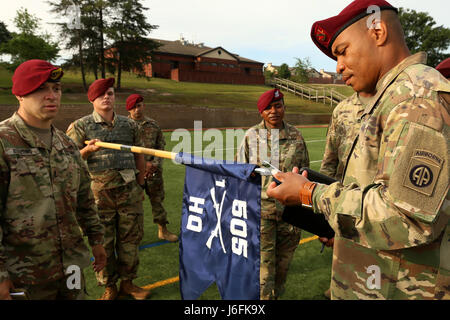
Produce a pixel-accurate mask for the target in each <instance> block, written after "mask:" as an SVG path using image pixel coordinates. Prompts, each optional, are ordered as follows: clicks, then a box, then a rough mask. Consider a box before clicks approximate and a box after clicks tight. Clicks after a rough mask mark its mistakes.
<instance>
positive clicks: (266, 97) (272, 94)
mask: <svg viewBox="0 0 450 320" xmlns="http://www.w3.org/2000/svg"><path fill="white" fill-rule="evenodd" d="M282 98H283V93H282V92H281V91H280V90H279V89H272V90H269V91H266V92H264V93H263V94H262V95H261V96H260V97H259V99H258V103H257V106H258V110H259V113H262V112H263V111H264V110H265V109H266V108H267V107H268V106H269V104H271V103H272V102H274V101H278V100H281V99H282Z"/></svg>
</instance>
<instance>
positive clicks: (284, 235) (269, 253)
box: [236, 120, 309, 300]
mask: <svg viewBox="0 0 450 320" xmlns="http://www.w3.org/2000/svg"><path fill="white" fill-rule="evenodd" d="M283 124H284V128H283V129H281V130H268V129H266V126H265V124H264V120H263V121H262V122H261V123H259V124H258V125H256V126H253V127H252V128H250V129H249V130H247V132H246V134H245V137H244V140H243V141H242V143H241V146H240V148H239V151H238V153H237V155H236V160H237V161H239V162H244V163H252V164H258V165H261V164H262V161H263V160H266V159H270V160H271V161H270V162H271V163H272V164H273V165H275V166H277V167H278V168H279V169H280V170H281V171H292V169H293V168H294V167H295V166H296V167H299V168H301V167H309V155H308V150H307V148H306V144H305V141H304V140H303V137H302V135H301V133H300V132H299V131H298V130H297V129H296V128H295V127H294V126H291V125H289V124H288V123H286V122H283ZM271 132H278V138H279V140H278V141H279V148H278V150H279V152H278V153H277V152H276V148H275V147H274V145H273V142H272V139H273V140H274V141H276V136H275V134H271ZM271 135H272V137H273V138H271V137H270V136H271ZM264 150H267V158H265V155H266V153H265V151H264ZM261 151H262V152H261ZM276 158H278V159H279V162H278V163H274V161H275V162H276V160H275V159H276ZM271 182H272V178H271V177H265V176H263V177H262V181H261V184H262V190H261V236H260V246H261V263H260V298H261V299H262V300H270V299H276V298H278V297H280V296H281V294H282V293H283V292H284V284H285V282H286V277H287V272H288V269H289V265H290V263H291V261H292V258H293V256H294V252H295V249H296V248H297V246H298V243H299V241H300V231H301V230H300V229H298V228H296V227H294V226H292V225H291V224H288V223H286V222H284V221H282V220H281V215H282V213H283V206H282V205H281V203H279V202H278V201H276V200H274V199H272V198H268V197H267V194H266V190H267V188H268V186H269V184H270V183H271Z"/></svg>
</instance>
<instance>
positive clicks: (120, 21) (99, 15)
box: [49, 0, 157, 89]
mask: <svg viewBox="0 0 450 320" xmlns="http://www.w3.org/2000/svg"><path fill="white" fill-rule="evenodd" d="M140 2H141V1H138V0H111V1H104V0H51V1H49V4H50V6H51V7H52V12H53V13H55V14H57V15H58V16H61V15H67V12H68V11H70V10H71V9H70V8H71V7H73V6H76V7H77V9H78V14H79V26H78V27H77V28H73V27H72V28H71V27H70V23H69V22H64V23H58V25H59V29H60V36H61V38H62V39H64V40H65V44H66V49H71V50H76V52H77V53H75V54H74V55H73V56H72V58H71V59H68V60H67V61H66V65H68V66H80V67H81V73H82V77H83V83H85V80H84V79H85V76H84V69H86V72H89V71H91V72H93V73H94V76H95V78H96V79H98V77H99V73H100V76H101V77H103V78H104V77H105V76H106V71H107V70H108V71H110V72H111V73H115V72H116V71H117V72H118V81H117V82H116V84H117V87H118V88H120V86H121V83H120V81H121V73H122V70H129V71H135V72H142V71H143V69H144V65H145V64H147V63H148V62H149V61H150V60H149V59H150V56H151V53H152V52H153V50H154V48H156V45H157V43H156V42H154V41H152V40H150V39H147V35H148V33H149V32H150V31H151V30H152V29H155V28H157V26H153V25H151V24H149V23H148V22H147V21H146V16H145V14H144V11H145V10H148V9H147V8H144V7H143V6H142V5H141V3H140ZM85 89H86V85H85Z"/></svg>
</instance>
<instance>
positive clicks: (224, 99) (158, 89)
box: [0, 67, 352, 114]
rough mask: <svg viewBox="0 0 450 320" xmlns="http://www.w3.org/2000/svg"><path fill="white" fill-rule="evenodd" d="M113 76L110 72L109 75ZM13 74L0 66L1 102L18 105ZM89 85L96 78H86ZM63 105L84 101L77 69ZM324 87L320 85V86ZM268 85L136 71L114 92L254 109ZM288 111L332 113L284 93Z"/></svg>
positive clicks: (69, 75)
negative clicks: (145, 75)
mask: <svg viewBox="0 0 450 320" xmlns="http://www.w3.org/2000/svg"><path fill="white" fill-rule="evenodd" d="M108 76H112V75H108ZM11 77H12V73H11V72H8V71H7V70H5V69H4V68H2V67H0V104H17V100H16V98H15V97H14V96H13V95H12V94H11V86H12V81H11ZM86 80H87V83H88V85H89V84H90V83H92V82H93V81H94V80H95V79H94V77H93V76H92V75H89V76H88V77H87V79H86ZM62 84H63V86H62V87H63V97H62V103H63V104H75V105H76V104H86V103H88V101H87V98H86V94H85V92H84V89H83V86H82V80H81V75H80V73H79V72H75V71H70V70H66V71H65V73H64V77H63V79H62ZM322 86H323V85H322ZM335 87H336V88H337V90H338V91H339V92H341V93H343V94H345V95H351V94H352V92H351V91H352V89H351V88H350V91H349V90H348V88H345V87H344V88H343V87H342V86H335ZM268 89H269V87H267V86H262V85H259V86H258V85H231V84H211V83H196V82H176V81H173V80H168V79H160V78H152V79H151V80H147V79H145V78H140V77H137V76H136V75H135V74H131V73H124V74H123V76H122V89H121V90H120V91H117V92H116V103H120V104H124V103H125V100H126V98H127V97H128V95H129V94H130V93H135V92H136V91H139V92H140V94H142V95H143V96H144V98H145V101H146V104H148V105H150V106H151V105H152V104H181V105H187V106H207V107H209V108H227V109H230V108H236V109H246V110H255V101H257V100H258V98H259V96H260V95H261V93H263V92H264V91H267V90H268ZM285 102H286V106H287V110H286V112H287V113H310V114H311V113H316V114H323V113H331V112H332V110H333V108H332V107H330V106H329V105H324V104H322V103H316V102H314V101H310V100H305V99H299V98H298V97H295V96H294V95H293V94H291V93H285Z"/></svg>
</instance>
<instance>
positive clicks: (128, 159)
mask: <svg viewBox="0 0 450 320" xmlns="http://www.w3.org/2000/svg"><path fill="white" fill-rule="evenodd" d="M67 135H68V136H69V137H70V138H72V140H73V141H74V142H75V144H76V145H77V146H78V148H80V149H82V148H84V147H85V146H86V145H85V143H84V142H85V141H86V140H91V139H100V140H102V141H104V142H111V143H119V144H128V145H129V144H131V145H134V146H138V147H142V146H143V142H142V135H141V132H140V130H139V128H138V126H137V124H136V122H135V121H133V120H131V119H128V118H127V117H124V116H121V115H116V114H114V118H113V121H112V123H108V122H106V121H105V120H104V119H103V118H102V117H101V116H100V115H99V114H98V113H97V112H96V111H93V112H92V114H90V115H87V116H85V117H83V118H81V119H78V120H76V121H75V122H73V123H71V124H70V126H69V128H68V129H67ZM87 163H88V165H89V172H90V174H91V178H92V180H93V185H95V187H96V188H102V189H112V188H116V187H119V186H123V185H125V184H128V183H130V182H132V181H135V180H136V177H135V176H136V174H137V169H136V163H135V160H134V155H133V154H132V153H130V152H123V151H118V150H112V149H107V148H102V149H100V150H99V151H97V152H95V153H93V154H91V155H90V156H89V158H88V159H87ZM101 163H103V164H104V166H105V168H104V169H103V170H99V169H98V168H96V169H95V170H93V167H92V164H95V165H101ZM120 164H123V166H121V165H120Z"/></svg>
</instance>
